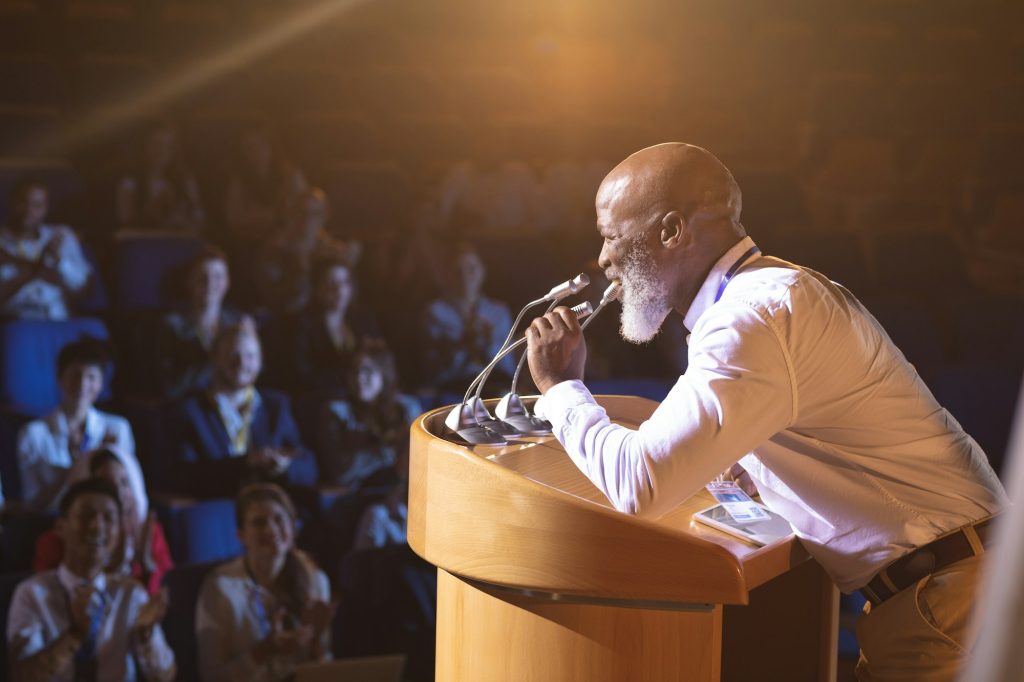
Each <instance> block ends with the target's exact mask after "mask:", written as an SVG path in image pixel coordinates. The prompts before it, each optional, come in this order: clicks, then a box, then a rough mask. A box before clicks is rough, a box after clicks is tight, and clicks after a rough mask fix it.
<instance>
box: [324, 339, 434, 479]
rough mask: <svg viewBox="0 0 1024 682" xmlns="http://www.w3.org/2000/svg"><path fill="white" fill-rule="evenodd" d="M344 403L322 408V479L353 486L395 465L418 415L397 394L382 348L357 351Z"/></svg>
mask: <svg viewBox="0 0 1024 682" xmlns="http://www.w3.org/2000/svg"><path fill="white" fill-rule="evenodd" d="M348 384H349V395H350V398H349V399H348V400H332V401H330V402H329V403H327V405H326V408H325V411H324V415H323V419H322V422H321V437H320V448H319V450H320V453H319V454H320V472H321V480H323V481H325V482H328V483H331V484H333V485H341V486H346V487H357V486H358V485H359V484H360V483H362V482H363V481H364V480H366V479H367V478H368V477H369V476H371V475H372V474H374V473H376V472H377V471H379V470H381V469H384V468H386V467H391V466H393V465H394V464H395V462H396V461H397V459H398V458H399V456H400V455H401V454H403V453H404V452H407V449H408V445H409V425H410V424H411V423H412V420H413V419H415V418H416V416H417V415H419V414H420V412H422V409H421V408H420V405H419V403H418V402H417V400H416V399H415V398H413V397H412V396H408V395H404V394H402V393H399V392H398V374H397V372H396V370H395V360H394V357H393V356H392V354H391V352H390V351H389V350H388V349H387V348H385V347H384V346H383V345H382V344H372V345H370V346H367V347H364V348H363V349H361V350H359V351H358V352H357V353H356V354H355V356H354V358H353V361H352V364H351V366H350V369H349V374H348Z"/></svg>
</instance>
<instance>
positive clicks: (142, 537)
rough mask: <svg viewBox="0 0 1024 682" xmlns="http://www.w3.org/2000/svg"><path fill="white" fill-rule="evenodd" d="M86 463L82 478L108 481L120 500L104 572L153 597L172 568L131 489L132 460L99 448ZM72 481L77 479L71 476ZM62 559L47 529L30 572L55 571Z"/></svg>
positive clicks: (159, 530) (58, 542)
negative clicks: (117, 536)
mask: <svg viewBox="0 0 1024 682" xmlns="http://www.w3.org/2000/svg"><path fill="white" fill-rule="evenodd" d="M88 459H89V463H88V469H87V471H84V472H82V473H83V474H84V476H83V477H93V476H95V477H98V478H102V479H105V480H107V481H110V482H111V483H113V484H114V487H115V488H116V489H117V494H118V496H119V497H120V499H121V526H122V529H123V531H124V532H123V534H122V536H121V542H120V545H119V546H118V547H117V548H116V549H115V551H114V553H113V555H112V556H111V561H110V563H109V564H108V565H107V572H108V573H121V574H124V575H131V576H133V577H135V579H136V580H138V581H139V582H141V583H142V584H143V585H145V587H146V589H147V591H148V592H149V593H150V594H151V595H155V594H156V593H157V592H159V591H160V584H161V582H162V580H163V577H164V574H165V573H167V571H169V570H171V569H172V568H173V567H174V562H173V561H172V560H171V552H170V549H168V547H167V539H166V538H165V536H164V530H163V527H162V526H161V525H160V522H159V521H157V519H156V514H154V513H153V512H152V511H150V510H149V509H148V508H147V507H148V505H147V500H146V499H145V498H142V499H139V498H138V496H137V495H136V494H135V491H134V489H133V488H132V485H131V476H130V475H129V473H128V472H129V471H130V470H131V468H132V467H133V466H136V465H135V464H134V462H133V458H129V457H126V456H124V455H123V454H118V452H117V451H116V450H114V449H112V448H102V449H100V450H94V451H93V452H92V453H91V454H90V455H89V458H88ZM140 475H141V474H140ZM72 477H73V478H77V476H76V475H74V474H73V475H72ZM63 558H64V541H63V540H62V539H61V537H60V535H59V534H58V533H57V531H56V529H51V530H49V531H47V532H46V533H44V534H43V535H41V536H40V537H39V539H38V540H36V548H35V556H34V557H33V558H32V570H33V571H35V572H37V573H38V572H39V571H48V570H50V569H52V568H57V566H59V565H60V562H61V560H62V559H63Z"/></svg>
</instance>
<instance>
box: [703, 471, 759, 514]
mask: <svg viewBox="0 0 1024 682" xmlns="http://www.w3.org/2000/svg"><path fill="white" fill-rule="evenodd" d="M707 489H708V492H709V493H711V495H712V497H714V498H715V499H716V500H718V503H719V504H721V505H722V507H724V508H725V511H726V512H728V514H729V516H731V517H732V518H733V520H734V521H736V522H737V523H749V522H751V521H767V520H768V519H770V518H771V517H770V516H769V515H768V513H767V512H765V510H763V509H761V508H760V507H759V506H757V503H756V502H754V501H753V500H752V499H750V495H748V494H746V493H745V492H743V489H742V488H740V487H739V486H738V485H736V482H735V481H712V482H711V483H708V485H707Z"/></svg>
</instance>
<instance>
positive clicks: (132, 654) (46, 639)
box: [7, 564, 175, 682]
mask: <svg viewBox="0 0 1024 682" xmlns="http://www.w3.org/2000/svg"><path fill="white" fill-rule="evenodd" d="M83 584H85V580H83V579H81V578H79V577H77V576H75V575H74V574H73V573H71V571H69V570H68V569H67V568H66V567H65V566H64V565H63V564H61V566H60V568H58V569H57V570H54V571H45V572H43V573H36V574H35V575H33V576H32V577H30V578H27V579H25V580H24V581H22V582H21V583H19V584H18V587H17V588H16V589H15V591H14V597H13V598H12V600H11V609H10V611H9V612H8V615H7V645H8V650H9V651H10V655H11V660H12V661H18V660H22V659H25V658H29V657H31V656H33V655H34V654H36V653H38V652H39V651H42V650H43V649H45V648H47V647H49V646H50V645H51V644H53V643H54V642H55V641H56V640H57V639H59V638H60V636H61V635H63V634H64V633H65V632H67V630H68V629H70V627H71V615H70V608H71V606H70V605H71V599H72V595H74V593H75V590H76V589H77V588H78V587H79V586H80V585H83ZM93 585H94V586H95V587H96V589H97V592H98V594H99V595H102V597H101V598H100V597H99V596H97V597H96V598H97V599H101V602H102V603H103V604H104V606H105V608H104V616H103V619H102V621H101V622H100V629H99V634H98V636H97V638H96V659H97V679H98V680H101V681H104V680H124V681H125V682H130V681H131V680H137V679H143V678H144V679H146V680H171V679H174V674H175V661H174V652H173V651H171V649H170V647H168V646H167V641H166V640H165V639H164V633H163V630H161V629H160V626H159V625H156V626H154V628H153V632H152V634H151V635H150V637H149V641H148V642H146V643H145V644H143V643H142V642H141V641H139V638H138V637H137V636H136V635H135V633H134V631H133V630H134V626H135V620H136V617H137V615H138V612H139V609H140V608H142V606H143V605H144V604H145V603H146V602H147V601H148V600H149V595H148V594H146V590H145V588H143V587H142V585H140V584H139V583H137V582H135V580H133V579H132V578H130V577H127V576H119V575H106V574H103V573H100V574H99V575H98V576H96V578H95V579H94V580H93ZM74 676H75V666H74V663H73V662H72V661H71V660H69V661H68V665H66V666H65V669H64V670H60V671H58V672H57V673H56V675H55V676H54V677H53V682H60V681H61V680H69V681H70V680H72V679H74Z"/></svg>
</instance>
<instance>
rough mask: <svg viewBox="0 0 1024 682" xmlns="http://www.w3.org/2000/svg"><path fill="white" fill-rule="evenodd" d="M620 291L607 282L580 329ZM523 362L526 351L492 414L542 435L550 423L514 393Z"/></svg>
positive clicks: (616, 284)
mask: <svg viewBox="0 0 1024 682" xmlns="http://www.w3.org/2000/svg"><path fill="white" fill-rule="evenodd" d="M621 292H622V285H621V284H620V283H619V282H618V281H617V280H616V281H614V282H612V283H611V284H609V285H608V288H607V289H605V290H604V294H602V295H601V302H600V303H598V304H597V309H596V310H594V312H593V313H591V314H590V315H588V316H587V319H585V320H584V321H583V324H582V325H581V326H580V329H581V330H584V331H585V330H586V329H587V326H588V325H589V324H590V323H591V322H592V321H593V320H594V319H595V318H597V314H598V313H599V312H601V311H602V310H604V307H605V306H606V305H608V304H609V303H611V302H612V301H614V300H616V299H617V298H618V297H619V294H620V293H621ZM549 312H550V310H549ZM525 364H526V353H523V356H522V357H521V358H519V364H518V365H516V372H515V374H513V375H512V387H511V389H509V392H508V393H506V394H505V396H504V397H503V398H502V399H501V400H499V401H498V404H497V405H496V406H495V408H494V414H495V415H496V416H497V417H498V419H500V420H501V421H503V422H505V423H506V424H509V425H511V426H513V427H514V428H515V429H517V430H518V431H519V432H520V433H522V434H524V435H529V436H544V435H547V434H550V433H551V423H550V422H548V421H547V420H546V419H541V418H540V417H537V416H535V415H532V414H530V411H529V410H527V409H526V405H524V404H523V400H522V398H520V397H519V394H518V393H516V387H517V385H518V384H519V374H520V373H521V372H522V371H523V365H525Z"/></svg>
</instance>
